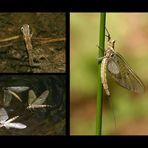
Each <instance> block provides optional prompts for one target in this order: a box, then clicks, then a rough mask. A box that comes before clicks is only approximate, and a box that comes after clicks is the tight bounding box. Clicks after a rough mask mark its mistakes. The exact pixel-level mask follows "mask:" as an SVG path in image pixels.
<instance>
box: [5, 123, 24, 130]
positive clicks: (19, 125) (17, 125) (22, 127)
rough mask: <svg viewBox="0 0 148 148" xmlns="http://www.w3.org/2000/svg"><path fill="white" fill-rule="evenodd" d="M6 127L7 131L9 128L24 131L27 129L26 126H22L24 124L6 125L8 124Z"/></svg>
mask: <svg viewBox="0 0 148 148" xmlns="http://www.w3.org/2000/svg"><path fill="white" fill-rule="evenodd" d="M4 126H5V127H6V128H7V129H9V128H17V129H24V128H26V127H27V126H26V125H25V124H22V123H6V124H4Z"/></svg>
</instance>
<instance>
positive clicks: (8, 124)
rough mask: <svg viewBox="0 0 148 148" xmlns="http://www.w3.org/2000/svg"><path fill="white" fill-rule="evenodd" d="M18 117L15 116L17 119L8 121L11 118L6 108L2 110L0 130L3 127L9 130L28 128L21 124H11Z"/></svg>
mask: <svg viewBox="0 0 148 148" xmlns="http://www.w3.org/2000/svg"><path fill="white" fill-rule="evenodd" d="M18 117H19V116H15V117H13V118H11V119H9V120H7V119H8V118H9V117H8V114H7V112H6V110H5V109H4V108H1V109H0V128H1V127H3V126H4V127H6V128H7V129H9V128H17V129H24V128H26V127H27V126H26V125H25V124H22V123H19V122H13V123H11V122H12V121H14V120H16V119H17V118H18ZM6 120H7V121H6Z"/></svg>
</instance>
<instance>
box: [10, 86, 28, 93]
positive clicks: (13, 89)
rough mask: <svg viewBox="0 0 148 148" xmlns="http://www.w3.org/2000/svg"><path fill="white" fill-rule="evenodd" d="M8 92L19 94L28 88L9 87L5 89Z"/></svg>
mask: <svg viewBox="0 0 148 148" xmlns="http://www.w3.org/2000/svg"><path fill="white" fill-rule="evenodd" d="M7 89H8V90H11V91H14V92H16V93H20V92H23V91H26V90H28V89H29V87H28V86H11V87H7Z"/></svg>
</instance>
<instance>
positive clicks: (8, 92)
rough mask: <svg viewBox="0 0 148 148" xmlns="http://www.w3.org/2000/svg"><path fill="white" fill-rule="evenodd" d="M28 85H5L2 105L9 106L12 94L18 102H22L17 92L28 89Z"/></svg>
mask: <svg viewBox="0 0 148 148" xmlns="http://www.w3.org/2000/svg"><path fill="white" fill-rule="evenodd" d="M28 89H29V87H28V86H11V87H5V88H3V90H4V99H3V102H4V106H9V105H10V102H11V100H12V96H14V97H15V98H16V99H18V100H19V101H20V102H22V99H21V98H20V97H19V95H18V94H17V93H21V92H23V91H26V90H28Z"/></svg>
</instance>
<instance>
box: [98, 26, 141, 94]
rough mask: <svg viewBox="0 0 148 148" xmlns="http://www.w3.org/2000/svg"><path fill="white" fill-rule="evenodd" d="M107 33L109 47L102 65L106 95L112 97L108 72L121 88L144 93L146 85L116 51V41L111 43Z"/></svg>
mask: <svg viewBox="0 0 148 148" xmlns="http://www.w3.org/2000/svg"><path fill="white" fill-rule="evenodd" d="M106 31H107V29H106ZM107 33H108V35H106V36H107V37H108V47H107V48H106V49H105V51H104V57H103V60H102V63H101V80H102V84H103V88H104V90H105V92H106V94H107V95H108V96H109V95H110V91H109V88H108V84H107V78H106V72H107V71H108V73H109V75H110V76H111V78H113V79H114V80H115V81H116V82H117V83H118V84H119V85H120V86H122V87H124V88H127V89H128V90H130V91H133V92H135V93H142V92H144V85H143V83H142V81H141V80H140V78H139V77H138V76H137V74H136V73H135V72H134V71H133V70H132V68H131V67H130V66H129V65H128V64H127V62H126V61H125V60H124V58H123V57H122V56H121V55H120V54H119V53H117V52H116V51H115V49H114V45H115V40H112V41H111V37H110V34H109V32H108V31H107ZM101 59H102V58H98V60H101ZM106 69H107V70H106Z"/></svg>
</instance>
